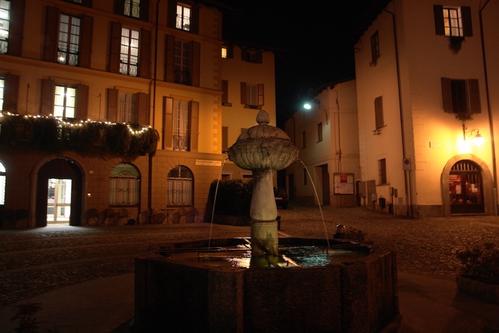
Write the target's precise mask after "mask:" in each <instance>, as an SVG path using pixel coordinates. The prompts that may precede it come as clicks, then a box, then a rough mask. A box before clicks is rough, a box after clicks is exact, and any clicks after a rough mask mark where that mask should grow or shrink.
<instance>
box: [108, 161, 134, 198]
mask: <svg viewBox="0 0 499 333" xmlns="http://www.w3.org/2000/svg"><path fill="white" fill-rule="evenodd" d="M139 190H140V174H139V171H138V170H137V168H135V167H134V166H133V165H131V164H126V163H121V164H118V165H117V166H115V167H114V168H113V170H112V171H111V178H110V197H109V204H110V205H113V206H136V205H137V204H138V203H139V193H140V192H139Z"/></svg>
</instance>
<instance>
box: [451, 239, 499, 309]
mask: <svg viewBox="0 0 499 333" xmlns="http://www.w3.org/2000/svg"><path fill="white" fill-rule="evenodd" d="M457 258H458V259H459V261H460V262H461V271H460V273H459V274H458V276H457V287H458V290H459V291H460V292H463V293H465V294H469V295H472V296H476V297H478V298H480V299H482V300H484V301H488V302H492V303H497V304H499V248H498V247H496V245H495V244H494V243H484V244H483V245H479V246H474V247H471V248H467V249H465V250H462V251H458V252H457Z"/></svg>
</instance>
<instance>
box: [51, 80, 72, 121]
mask: <svg viewBox="0 0 499 333" xmlns="http://www.w3.org/2000/svg"><path fill="white" fill-rule="evenodd" d="M75 100H76V89H75V88H70V87H65V86H55V97H54V117H56V118H62V119H74V117H75V106H76V103H75Z"/></svg>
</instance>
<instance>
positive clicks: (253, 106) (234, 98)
mask: <svg viewBox="0 0 499 333" xmlns="http://www.w3.org/2000/svg"><path fill="white" fill-rule="evenodd" d="M222 53H223V54H222V74H221V77H222V82H221V86H222V92H223V94H222V151H224V152H225V151H226V150H227V148H228V147H230V146H232V145H233V144H234V143H235V142H236V140H237V138H238V137H239V135H240V134H241V132H243V131H245V130H246V129H247V128H249V127H251V126H255V125H256V115H257V114H258V111H260V110H261V109H263V110H265V111H266V112H267V113H268V114H269V118H270V125H272V126H275V124H276V101H275V73H274V54H273V53H272V52H271V51H268V50H265V49H261V48H254V47H247V46H239V45H231V44H225V45H224V46H223V47H222ZM222 174H223V177H224V178H225V179H244V178H250V177H251V171H248V170H243V169H240V168H238V167H237V166H236V165H235V164H234V163H232V162H231V161H226V163H225V164H224V167H223V171H222Z"/></svg>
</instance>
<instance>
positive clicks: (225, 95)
mask: <svg viewBox="0 0 499 333" xmlns="http://www.w3.org/2000/svg"><path fill="white" fill-rule="evenodd" d="M222 105H224V106H232V103H230V102H229V81H227V80H222Z"/></svg>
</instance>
